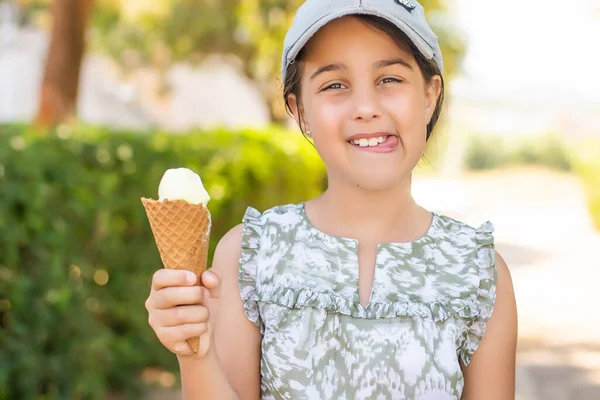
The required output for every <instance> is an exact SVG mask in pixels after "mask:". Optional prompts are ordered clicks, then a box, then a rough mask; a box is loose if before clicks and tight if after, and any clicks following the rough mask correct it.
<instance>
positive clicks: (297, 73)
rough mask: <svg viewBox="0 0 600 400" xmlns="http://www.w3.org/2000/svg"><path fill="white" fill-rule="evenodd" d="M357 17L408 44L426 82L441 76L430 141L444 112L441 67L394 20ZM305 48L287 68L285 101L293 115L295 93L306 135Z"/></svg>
mask: <svg viewBox="0 0 600 400" xmlns="http://www.w3.org/2000/svg"><path fill="white" fill-rule="evenodd" d="M356 17H357V18H359V19H360V20H361V21H362V22H363V23H365V24H366V25H368V26H370V27H372V28H375V29H376V30H378V31H380V32H383V33H385V34H387V35H388V36H389V37H391V38H392V39H393V40H394V41H395V42H396V44H397V45H398V47H402V46H404V45H408V46H409V47H410V49H411V51H412V54H413V56H414V58H415V61H416V63H417V65H418V66H419V69H420V70H421V74H423V78H424V79H425V84H430V83H431V80H432V78H433V77H434V76H436V75H439V76H440V78H441V80H442V87H441V92H440V96H439V97H438V100H437V104H436V106H435V111H434V112H433V115H432V117H431V121H430V122H429V124H428V125H427V136H426V141H429V138H430V137H431V134H432V132H433V128H434V127H435V125H436V124H437V122H438V120H439V118H440V114H441V113H442V106H443V104H444V77H443V76H442V73H441V71H440V69H439V67H438V66H437V64H436V63H435V62H434V61H433V60H428V59H427V58H425V56H424V55H423V54H422V53H421V52H420V51H419V49H417V47H416V46H415V45H414V43H413V42H412V40H410V39H409V37H408V36H407V35H406V34H405V33H404V32H403V31H402V30H401V29H400V28H398V27H397V26H396V25H394V24H393V23H392V22H390V21H388V20H386V19H383V18H380V17H376V16H373V15H356ZM305 48H306V47H305ZM305 48H303V49H302V50H301V51H300V52H299V53H298V56H297V57H296V58H295V60H294V62H292V63H290V64H289V65H288V67H287V70H286V75H285V81H284V82H283V99H284V102H285V107H286V110H287V112H288V113H289V114H290V115H292V109H291V107H290V105H289V102H288V97H289V95H290V94H293V95H295V96H296V101H297V104H298V114H299V121H297V122H298V125H299V127H300V131H301V132H302V134H303V135H305V133H304V130H303V129H302V123H301V121H302V113H301V107H300V104H301V101H302V100H301V96H300V92H301V90H300V89H301V87H300V83H301V82H302V71H303V69H304V65H303V58H304V55H305ZM305 136H306V135H305Z"/></svg>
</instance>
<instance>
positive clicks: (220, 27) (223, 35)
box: [19, 0, 465, 119]
mask: <svg viewBox="0 0 600 400" xmlns="http://www.w3.org/2000/svg"><path fill="white" fill-rule="evenodd" d="M390 1H391V0H390ZM19 2H20V3H21V4H22V5H23V6H24V9H25V15H30V14H32V13H34V12H35V13H37V14H39V13H41V12H43V10H44V6H46V5H47V4H48V3H49V0H19ZM302 3H303V0H219V1H217V0H155V1H146V0H96V9H95V14H94V16H93V21H92V24H91V25H92V26H93V30H92V35H91V39H92V43H91V45H92V48H95V49H99V50H102V51H104V52H106V53H107V54H109V55H110V56H111V57H112V58H113V59H115V60H117V62H118V63H119V64H120V65H121V66H122V67H123V68H124V70H125V71H129V70H133V69H135V68H138V67H141V66H146V65H151V66H154V67H156V68H157V69H158V70H159V71H163V72H164V71H166V70H167V68H168V67H169V66H170V65H171V64H172V63H173V62H177V61H188V62H192V63H197V62H200V61H202V60H203V58H204V57H206V56H207V55H212V54H221V55H235V56H237V57H238V58H239V59H240V60H241V65H242V71H243V72H244V73H245V74H246V75H247V76H248V77H249V78H251V79H252V80H254V81H255V82H256V84H257V85H258V87H259V89H260V90H261V92H262V93H263V95H264V96H265V98H266V99H267V100H268V101H269V103H270V104H271V110H272V114H273V116H274V117H275V118H277V119H283V118H284V117H285V108H284V104H283V101H282V100H281V99H280V96H281V81H280V68H281V57H282V47H283V40H284V37H285V34H286V32H287V29H288V28H289V27H290V26H291V24H292V21H293V18H294V15H295V12H296V10H297V8H298V7H299V6H300V4H302ZM421 4H422V5H423V6H424V7H425V9H426V10H427V14H428V18H429V21H430V23H431V25H432V28H433V29H434V31H435V32H436V33H437V34H438V36H439V40H440V45H441V48H442V52H443V54H444V63H445V74H444V75H445V78H446V81H447V82H450V78H451V77H452V76H454V75H455V74H456V73H457V72H458V69H459V65H460V62H461V59H462V56H463V53H464V47H465V44H464V41H463V39H462V38H461V36H460V35H459V33H458V30H457V29H456V28H455V27H454V26H453V25H451V23H450V22H451V17H450V16H449V13H448V11H447V5H446V4H447V3H446V2H444V1H442V0H422V1H421ZM30 19H35V18H30ZM38 19H43V18H38Z"/></svg>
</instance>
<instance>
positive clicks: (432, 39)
mask: <svg viewBox="0 0 600 400" xmlns="http://www.w3.org/2000/svg"><path fill="white" fill-rule="evenodd" d="M357 14H359V15H360V14H363V15H375V16H377V17H381V18H383V19H386V20H388V21H390V22H392V23H393V24H394V25H396V26H397V27H398V28H399V29H400V30H402V31H403V32H404V33H405V34H406V35H407V36H408V37H409V38H410V39H411V40H412V42H413V43H414V44H415V46H416V47H417V49H419V51H420V52H421V53H422V54H423V55H424V56H425V57H426V58H427V59H429V60H433V61H435V63H436V64H437V66H438V67H439V68H440V72H442V71H443V69H444V62H443V60H442V51H441V50H440V46H439V43H438V38H437V36H436V34H435V33H434V32H433V31H432V30H431V28H430V27H429V24H428V23H427V20H426V19H425V10H423V7H422V6H421V4H419V3H418V2H417V1H415V0H306V1H305V2H304V3H303V4H302V5H301V6H300V8H298V11H297V12H296V16H295V17H294V22H293V24H292V27H291V28H290V30H289V31H288V33H287V35H286V37H285V41H284V43H283V60H282V66H281V77H282V78H281V79H282V81H285V73H286V71H287V68H288V66H289V65H290V64H291V63H292V62H293V61H294V60H295V59H296V56H297V55H298V53H299V52H300V50H302V48H303V47H304V46H305V45H306V43H307V42H308V41H309V39H310V38H311V37H312V36H313V35H314V34H315V33H316V32H317V31H318V30H319V29H321V28H322V27H323V26H325V25H326V24H328V23H329V22H331V21H332V20H334V19H336V18H340V17H343V16H346V15H357Z"/></svg>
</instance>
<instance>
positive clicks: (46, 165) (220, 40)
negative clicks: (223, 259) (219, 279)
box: [0, 0, 600, 400]
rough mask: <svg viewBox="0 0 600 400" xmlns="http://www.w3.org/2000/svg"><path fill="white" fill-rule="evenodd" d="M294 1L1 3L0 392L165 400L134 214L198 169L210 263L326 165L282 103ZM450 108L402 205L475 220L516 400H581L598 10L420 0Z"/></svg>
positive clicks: (599, 395) (166, 382)
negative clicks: (505, 325)
mask: <svg viewBox="0 0 600 400" xmlns="http://www.w3.org/2000/svg"><path fill="white" fill-rule="evenodd" d="M300 3H301V1H300V0H294V1H291V0H221V1H213V0H210V1H209V0H156V1H146V0H95V1H93V0H54V1H52V0H0V346H1V349H2V352H1V354H0V399H42V398H43V399H83V398H86V399H88V398H90V399H113V400H116V399H125V398H135V399H139V398H144V397H146V398H149V399H155V400H161V399H162V400H167V399H175V398H178V397H177V396H178V386H179V377H178V372H177V363H176V360H175V359H174V357H173V356H172V355H171V354H170V353H169V352H168V351H167V350H165V349H163V348H162V347H161V345H160V344H159V343H158V341H157V340H156V338H155V337H154V334H153V332H152V331H151V329H150V328H149V327H148V324H147V321H146V318H147V314H146V311H145V309H144V307H143V302H144V300H145V298H146V296H147V293H148V290H149V281H150V277H151V274H152V273H153V271H154V270H155V269H157V268H159V267H160V266H161V265H160V259H159V257H158V253H157V251H156V248H155V245H154V242H153V238H152V236H151V232H150V229H149V225H148V221H147V219H146V216H145V214H144V211H143V208H142V206H141V203H140V201H139V198H140V197H142V196H146V197H153V196H155V195H156V193H155V192H156V185H157V183H158V181H159V179H160V176H161V175H162V172H163V171H164V170H165V169H166V168H169V167H173V166H187V167H190V168H193V169H195V170H197V171H198V172H199V173H200V174H201V176H202V177H203V180H204V182H205V184H206V186H207V189H208V191H209V192H210V194H211V196H212V198H213V201H212V202H211V204H210V208H211V212H212V214H213V219H214V229H213V234H212V248H214V245H215V243H216V241H217V240H218V239H219V238H220V237H221V236H222V234H223V233H224V232H226V231H227V230H228V229H229V228H230V227H232V226H233V225H234V224H237V223H238V222H239V221H240V220H241V217H242V215H243V212H244V210H245V207H246V206H249V205H250V206H254V207H257V208H259V209H266V208H268V207H271V206H273V205H276V204H282V203H288V202H298V201H301V200H304V199H306V198H309V197H312V196H315V195H316V194H318V193H319V192H320V191H321V190H322V189H323V188H324V184H325V179H324V168H323V165H322V163H321V162H320V160H319V158H318V156H317V155H316V153H315V152H314V150H313V148H312V147H311V146H310V144H309V143H308V142H307V141H306V140H305V139H304V138H302V137H301V136H300V135H299V133H298V131H297V130H296V129H295V126H294V123H293V121H291V120H290V119H289V117H288V116H287V115H286V113H285V110H284V107H283V103H282V101H281V99H280V91H281V82H280V81H279V79H278V71H279V68H280V64H279V63H280V57H281V45H282V40H283V37H284V35H285V32H286V29H287V28H288V27H289V25H290V23H291V19H292V18H293V14H294V10H295V9H296V8H297V6H298V5H299V4H300ZM422 4H423V5H424V7H425V9H426V11H427V13H428V16H429V20H430V22H431V24H432V26H433V28H434V30H435V31H436V32H437V33H438V36H439V37H440V42H441V45H442V49H443V52H444V56H445V63H446V70H447V75H446V77H445V78H446V81H447V84H448V97H447V98H448V102H447V106H446V109H445V111H444V116H443V120H442V123H441V125H440V127H439V128H438V129H437V130H436V136H435V138H434V140H433V141H432V142H431V144H430V146H429V149H428V152H427V157H426V159H425V160H424V161H423V162H422V163H421V164H420V166H419V167H418V168H417V170H416V173H415V179H414V190H413V191H414V195H415V197H416V198H417V200H418V201H419V202H421V203H422V204H423V205H424V206H426V207H428V208H430V209H431V210H433V211H436V212H438V213H444V214H447V215H449V216H452V217H455V218H458V219H462V220H464V221H466V222H468V223H470V224H471V225H479V224H481V223H483V222H484V221H486V220H490V221H492V222H493V223H494V225H495V228H496V232H495V235H496V244H497V248H498V251H499V252H500V253H501V254H502V255H503V256H504V258H505V259H506V261H507V263H508V265H509V267H510V269H511V273H512V277H513V281H514V286H515V290H516V296H517V302H518V308H519V316H520V328H519V351H518V369H517V398H518V399H520V400H541V399H543V400H567V399H568V400H571V399H574V400H588V399H590V400H591V399H600V313H599V312H598V310H597V308H598V307H597V305H598V301H597V299H596V298H597V293H598V284H597V282H599V281H600V261H599V260H600V257H598V255H597V249H599V248H600V233H599V231H600V79H598V74H597V70H598V66H599V65H600V51H598V50H597V49H598V41H599V40H600V1H598V0H563V1H560V0H520V1H512V2H509V1H491V0H446V1H444V0H427V1H423V2H422Z"/></svg>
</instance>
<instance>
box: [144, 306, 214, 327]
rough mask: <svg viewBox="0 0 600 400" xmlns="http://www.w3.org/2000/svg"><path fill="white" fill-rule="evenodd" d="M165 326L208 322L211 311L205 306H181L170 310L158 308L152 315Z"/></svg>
mask: <svg viewBox="0 0 600 400" xmlns="http://www.w3.org/2000/svg"><path fill="white" fill-rule="evenodd" d="M152 318H153V320H154V321H160V322H158V324H160V325H161V326H164V327H171V326H178V325H184V324H200V323H204V322H208V319H209V318H210V311H209V310H208V308H207V307H204V306H179V307H174V308H171V309H169V310H156V311H155V315H154V316H153V317H152Z"/></svg>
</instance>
